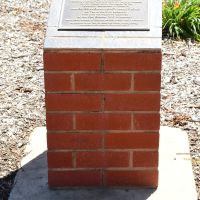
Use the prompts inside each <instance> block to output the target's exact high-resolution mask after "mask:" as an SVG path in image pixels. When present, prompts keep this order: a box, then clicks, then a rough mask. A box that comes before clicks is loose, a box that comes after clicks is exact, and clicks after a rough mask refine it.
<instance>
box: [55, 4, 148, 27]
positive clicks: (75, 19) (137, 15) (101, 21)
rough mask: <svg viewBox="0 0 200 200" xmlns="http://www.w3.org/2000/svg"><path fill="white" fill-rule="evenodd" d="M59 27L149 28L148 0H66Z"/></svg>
mask: <svg viewBox="0 0 200 200" xmlns="http://www.w3.org/2000/svg"><path fill="white" fill-rule="evenodd" d="M59 30H149V26H148V0H63V5H62V11H61V16H60V22H59Z"/></svg>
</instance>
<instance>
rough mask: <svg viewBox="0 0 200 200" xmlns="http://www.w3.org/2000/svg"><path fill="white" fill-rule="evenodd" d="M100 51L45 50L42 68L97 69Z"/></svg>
mask: <svg viewBox="0 0 200 200" xmlns="http://www.w3.org/2000/svg"><path fill="white" fill-rule="evenodd" d="M100 64H101V53H95V52H93V53H92V52H60V53H58V52H45V53H44V68H45V70H49V71H51V70H54V71H58V70H59V71H63V70H64V71H65V70H66V71H67V70H73V71H80V70H99V69H100Z"/></svg>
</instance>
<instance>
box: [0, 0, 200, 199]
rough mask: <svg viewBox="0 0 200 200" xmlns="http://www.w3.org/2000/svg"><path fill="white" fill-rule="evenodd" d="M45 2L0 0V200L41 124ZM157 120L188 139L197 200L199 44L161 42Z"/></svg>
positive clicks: (199, 176)
mask: <svg viewBox="0 0 200 200" xmlns="http://www.w3.org/2000/svg"><path fill="white" fill-rule="evenodd" d="M49 4H50V2H49V0H0V200H6V199H7V194H8V193H9V190H10V188H11V185H12V180H11V179H12V177H11V178H9V180H7V179H5V177H6V176H7V175H9V174H11V173H12V172H13V171H15V170H17V169H18V168H19V167H20V166H19V163H20V160H21V158H22V157H23V156H24V146H25V145H26V144H27V142H28V140H29V135H30V132H31V131H32V130H33V128H34V127H37V126H44V125H45V109H44V80H43V62H42V51H43V50H42V48H43V41H44V33H45V27H46V21H47V16H48V9H49ZM161 92H162V107H161V124H162V125H168V126H172V127H181V128H182V129H184V130H186V131H187V132H188V135H189V139H190V143H191V145H190V147H191V155H192V160H193V169H194V174H195V179H196V184H197V188H198V192H199V199H200V172H199V171H200V44H197V43H191V42H187V43H185V42H173V41H170V40H164V41H163V70H162V91H161Z"/></svg>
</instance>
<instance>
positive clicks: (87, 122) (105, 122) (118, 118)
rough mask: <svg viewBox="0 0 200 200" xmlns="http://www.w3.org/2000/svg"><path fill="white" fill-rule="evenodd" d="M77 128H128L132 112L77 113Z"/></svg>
mask: <svg viewBox="0 0 200 200" xmlns="http://www.w3.org/2000/svg"><path fill="white" fill-rule="evenodd" d="M76 128H77V130H128V129H130V128H131V115H130V114H100V113H98V114H77V115H76Z"/></svg>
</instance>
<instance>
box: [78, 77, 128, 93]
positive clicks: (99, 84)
mask: <svg viewBox="0 0 200 200" xmlns="http://www.w3.org/2000/svg"><path fill="white" fill-rule="evenodd" d="M130 89H131V74H76V75H75V90H77V91H109V90H110V91H128V90H130Z"/></svg>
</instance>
